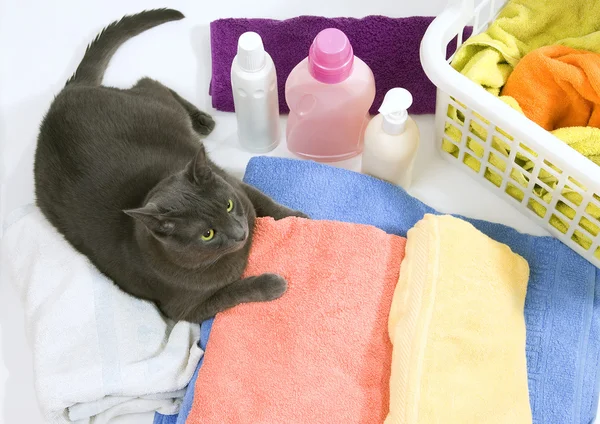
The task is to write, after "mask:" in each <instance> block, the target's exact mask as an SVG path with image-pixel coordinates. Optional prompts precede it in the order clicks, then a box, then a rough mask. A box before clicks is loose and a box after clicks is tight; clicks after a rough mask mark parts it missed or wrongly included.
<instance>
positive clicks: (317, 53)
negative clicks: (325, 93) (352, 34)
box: [308, 28, 354, 84]
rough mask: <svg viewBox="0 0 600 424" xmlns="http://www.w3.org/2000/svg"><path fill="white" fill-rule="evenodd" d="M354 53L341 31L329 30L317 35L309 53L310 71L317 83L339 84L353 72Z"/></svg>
mask: <svg viewBox="0 0 600 424" xmlns="http://www.w3.org/2000/svg"><path fill="white" fill-rule="evenodd" d="M353 64H354V51H353V50H352V45H351V44H350V41H349V40H348V37H346V34H344V33H343V32H342V31H340V30H339V29H335V28H327V29H324V30H323V31H321V32H320V33H318V34H317V36H316V37H315V39H314V41H313V43H312V45H311V46H310V50H309V52H308V70H309V72H310V74H311V75H312V76H313V78H315V79H316V80H317V81H320V82H322V83H325V84H337V83H339V82H342V81H344V80H345V79H346V78H348V77H349V76H350V73H351V72H352V65H353Z"/></svg>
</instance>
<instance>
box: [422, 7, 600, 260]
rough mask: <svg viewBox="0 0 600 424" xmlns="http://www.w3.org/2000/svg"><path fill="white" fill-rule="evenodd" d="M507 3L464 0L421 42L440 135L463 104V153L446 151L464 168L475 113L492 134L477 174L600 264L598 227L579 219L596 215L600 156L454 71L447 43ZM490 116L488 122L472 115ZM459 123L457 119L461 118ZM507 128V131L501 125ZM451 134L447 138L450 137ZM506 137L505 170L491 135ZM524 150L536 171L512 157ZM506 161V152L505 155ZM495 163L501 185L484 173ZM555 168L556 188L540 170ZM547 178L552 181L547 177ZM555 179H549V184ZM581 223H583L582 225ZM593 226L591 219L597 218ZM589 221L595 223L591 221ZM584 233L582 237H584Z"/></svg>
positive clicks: (438, 139)
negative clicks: (573, 195) (572, 194)
mask: <svg viewBox="0 0 600 424" xmlns="http://www.w3.org/2000/svg"><path fill="white" fill-rule="evenodd" d="M504 3H506V0H498V1H495V0H483V1H481V2H477V3H476V4H478V5H477V6H474V0H461V1H460V2H457V3H456V4H457V5H458V6H457V7H455V8H449V9H447V10H445V11H444V12H443V13H442V14H441V15H439V16H438V18H436V19H435V21H434V22H433V23H432V24H431V25H430V27H429V28H428V30H427V32H426V34H425V36H424V37H423V43H422V45H421V58H422V63H423V67H424V69H425V71H426V73H427V75H428V76H429V78H430V79H431V80H432V81H433V82H434V83H435V84H436V85H437V86H438V87H439V89H440V90H438V98H437V103H438V104H437V109H436V110H437V114H436V116H437V118H438V119H436V126H437V131H436V142H437V143H438V146H441V139H442V137H443V135H444V132H445V125H446V123H447V122H450V123H455V121H453V120H452V119H450V118H448V117H447V113H448V106H449V105H452V106H454V107H456V108H457V109H458V110H460V111H461V112H462V113H463V115H464V116H465V122H464V124H465V125H464V126H463V127H462V128H460V130H461V131H462V139H461V141H460V146H457V147H458V149H459V154H458V159H457V160H455V159H454V158H452V157H451V156H450V155H449V154H447V153H443V155H444V157H445V158H446V159H448V160H449V162H451V163H452V164H453V165H455V166H459V167H461V168H465V167H466V166H465V165H464V163H463V159H464V157H465V154H471V153H472V151H471V150H470V149H469V148H468V147H467V140H468V137H471V138H473V139H474V140H477V138H476V137H477V135H473V133H474V132H475V130H474V129H473V126H471V119H474V120H475V122H476V123H477V125H478V126H480V127H483V128H485V131H486V132H487V140H485V142H484V143H483V142H482V143H480V147H482V150H483V156H482V160H480V162H481V166H480V172H479V173H478V174H476V173H472V174H471V175H472V176H473V177H474V178H476V179H477V180H478V181H480V182H481V183H482V185H483V186H484V187H486V188H488V189H489V190H491V191H494V192H495V193H496V194H498V195H499V196H501V197H502V198H504V199H506V200H507V201H509V202H515V205H516V206H517V207H518V208H520V209H521V210H522V211H523V213H524V214H527V215H528V216H530V217H531V218H532V219H533V220H535V222H536V223H537V224H538V225H541V226H544V227H545V228H546V229H548V231H549V232H550V233H552V235H554V236H555V237H556V238H558V239H560V240H561V241H562V242H563V243H564V244H566V245H567V246H569V247H570V248H571V249H573V250H575V251H576V252H577V253H579V254H580V255H581V256H583V257H584V258H586V259H587V260H588V261H590V262H591V263H592V264H594V265H595V266H600V259H598V258H596V257H595V252H596V249H597V248H598V246H600V234H597V235H593V234H591V233H590V232H589V231H587V229H585V228H584V227H583V226H581V225H580V223H581V222H582V220H583V221H585V220H589V221H590V222H597V219H596V218H594V217H592V216H590V214H589V213H588V212H587V209H588V206H589V205H594V206H596V207H597V208H598V207H600V204H599V203H598V202H597V201H596V200H595V199H594V196H595V195H596V193H600V167H599V166H597V165H596V164H595V163H594V162H592V161H591V160H589V159H587V158H586V157H584V156H583V155H582V154H580V153H579V152H577V151H576V150H574V149H573V148H571V147H569V146H568V145H567V144H566V143H564V142H562V141H561V140H559V139H558V138H557V137H555V136H554V135H552V134H551V133H549V132H548V131H546V130H545V129H543V128H542V127H540V126H539V125H537V124H535V123H534V122H533V121H530V120H529V119H528V118H527V117H525V115H523V114H522V113H519V112H517V111H516V110H514V109H513V108H511V107H510V106H508V105H507V104H506V103H504V102H503V101H501V100H500V99H499V98H497V97H494V96H490V95H488V94H486V93H485V92H484V91H483V90H482V88H481V87H479V86H477V85H476V84H473V83H472V82H471V81H469V80H468V79H467V78H466V77H464V76H462V75H460V74H459V73H457V72H455V71H454V70H453V69H452V68H451V67H450V65H449V64H448V63H447V62H446V52H445V49H443V48H441V47H442V46H446V45H447V44H448V42H449V41H450V40H452V39H453V38H454V37H455V36H457V35H458V34H462V33H463V28H464V27H465V26H467V25H472V26H474V33H478V32H481V31H483V30H485V29H486V26H487V24H488V23H489V21H491V20H492V19H493V18H494V17H495V16H496V14H497V12H498V11H499V9H500V8H501V7H502V6H503V5H504ZM450 96H451V97H452V98H454V99H456V100H457V101H459V102H461V103H462V104H464V105H465V106H466V108H463V107H461V106H459V105H458V104H456V103H454V102H453V101H452V100H451V98H450ZM476 113H478V114H479V116H481V117H483V118H484V119H486V122H483V121H482V120H481V119H478V118H477V117H476V116H474V114H476ZM456 127H457V128H458V127H459V126H458V125H456ZM500 129H501V130H500ZM502 130H503V131H505V133H504V134H509V135H510V136H511V137H512V139H509V138H507V137H505V136H504V134H502V132H501V131H502ZM446 138H448V137H446ZM496 138H498V139H500V140H503V141H504V143H505V145H507V146H510V148H509V150H510V155H509V156H508V158H507V159H506V161H505V162H506V163H505V165H506V166H505V169H504V170H502V169H499V168H498V167H495V166H494V165H493V164H491V163H490V161H489V157H490V152H492V153H494V152H495V154H496V156H498V157H500V155H498V154H497V153H498V152H497V151H495V150H494V149H493V148H492V140H493V139H496ZM527 148H528V149H530V150H529V151H531V150H533V151H534V152H536V153H537V155H536V156H535V157H533V155H531V154H530V153H529V152H528V151H526V149H527ZM517 154H519V155H522V156H525V157H527V158H528V160H529V161H530V162H531V163H532V164H533V167H532V169H530V170H529V172H530V174H526V173H525V172H523V170H522V168H521V167H520V166H519V165H517V164H516V163H515V161H514V159H515V156H516V155H517ZM502 160H504V159H502ZM552 165H554V166H555V167H558V168H559V169H560V170H561V171H559V172H560V174H559V173H557V172H556V171H555V170H553V169H552ZM488 168H490V169H492V170H493V171H492V172H495V173H496V174H497V175H500V176H501V177H502V184H500V186H499V187H496V186H495V185H493V184H491V183H490V182H489V181H487V179H486V177H485V172H487V169H488ZM513 169H515V171H516V172H517V173H519V174H520V175H524V176H525V177H526V178H523V181H522V183H523V184H525V185H526V186H527V188H525V189H523V187H522V186H520V185H519V184H518V183H515V180H514V179H513V178H512V177H511V175H512V170H513ZM544 171H545V173H546V175H548V174H551V175H554V176H555V181H556V183H555V185H554V187H550V186H548V185H547V184H545V183H544V182H542V178H540V177H539V175H540V174H541V175H543V174H544ZM569 179H574V180H575V181H578V183H579V184H583V185H584V186H585V187H586V188H580V187H579V186H578V185H576V184H574V183H572V182H570V181H569ZM545 180H546V181H545V182H546V183H548V180H547V179H545ZM508 183H510V184H512V185H513V186H514V187H518V189H519V190H521V191H522V192H523V194H524V196H523V200H522V201H521V202H516V201H515V200H514V199H513V198H512V197H511V196H510V195H509V194H507V193H506V189H507V184H508ZM548 184H549V183H548ZM536 186H538V187H542V188H544V189H545V190H546V191H547V192H548V193H549V194H550V195H551V197H552V201H551V202H550V203H549V204H546V203H544V202H543V201H541V200H540V198H539V197H538V196H537V195H535V194H534V192H533V191H534V187H536ZM563 187H566V188H567V190H564V193H567V192H568V191H569V190H568V189H571V190H573V191H576V192H578V193H579V194H580V195H581V198H582V200H581V202H580V205H577V204H575V203H573V202H572V201H571V200H570V199H569V198H567V197H565V195H564V194H563ZM530 199H533V201H535V202H537V203H538V204H539V205H540V206H541V205H543V207H544V208H546V212H545V215H544V217H540V216H538V215H537V214H536V213H534V212H532V211H531V210H530V209H529V200H530ZM559 202H560V203H561V204H562V203H564V204H566V205H568V206H567V207H570V208H571V209H573V211H574V212H575V214H574V216H573V218H572V219H569V218H568V217H566V216H565V215H563V214H562V213H561V212H560V211H558V210H557V204H559ZM553 215H556V217H557V218H558V219H561V220H562V221H563V222H564V223H565V225H567V228H568V229H567V230H566V232H565V233H564V234H563V233H562V232H561V231H559V230H558V229H556V228H555V227H554V226H553V225H551V224H550V223H549V221H550V219H551V218H552V216H553ZM578 224H579V225H578ZM592 225H593V224H592ZM588 228H590V227H589V226H588ZM574 233H575V237H578V236H577V233H581V234H583V237H585V238H587V241H588V242H590V244H591V247H590V248H589V249H588V250H587V251H586V250H585V249H584V248H583V247H582V246H580V244H579V243H578V242H577V241H574V240H573V239H572V237H573V235H574ZM579 237H581V236H579Z"/></svg>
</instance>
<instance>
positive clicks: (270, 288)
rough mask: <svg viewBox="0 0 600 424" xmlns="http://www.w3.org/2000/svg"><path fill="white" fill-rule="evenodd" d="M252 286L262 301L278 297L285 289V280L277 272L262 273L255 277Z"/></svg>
mask: <svg viewBox="0 0 600 424" xmlns="http://www.w3.org/2000/svg"><path fill="white" fill-rule="evenodd" d="M254 286H255V287H256V289H257V290H259V292H260V294H261V298H262V300H263V301H269V300H275V299H279V298H280V297H281V296H282V295H283V294H284V293H285V291H286V290H287V281H285V278H283V277H282V276H280V275H277V274H262V275H259V276H258V277H256V281H255V282H254Z"/></svg>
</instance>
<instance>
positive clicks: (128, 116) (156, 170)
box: [35, 9, 305, 322]
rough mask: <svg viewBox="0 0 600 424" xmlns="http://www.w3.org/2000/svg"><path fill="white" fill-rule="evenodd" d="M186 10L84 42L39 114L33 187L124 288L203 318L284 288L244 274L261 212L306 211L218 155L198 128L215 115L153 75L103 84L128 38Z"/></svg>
mask: <svg viewBox="0 0 600 424" xmlns="http://www.w3.org/2000/svg"><path fill="white" fill-rule="evenodd" d="M182 18H183V15H182V14H181V13H180V12H178V11H176V10H171V9H160V10H150V11H145V12H142V13H139V14H137V15H132V16H126V17H124V18H123V19H122V20H120V21H118V22H114V23H112V24H111V25H109V26H108V27H106V28H105V29H104V30H103V31H102V32H101V33H100V34H99V35H98V36H97V37H96V39H95V40H94V41H93V42H92V43H91V44H90V45H89V46H88V49H87V51H86V53H85V55H84V57H83V59H82V61H81V63H80V65H79V67H78V68H77V71H76V72H75V74H74V75H73V76H72V77H71V78H70V79H69V81H68V82H67V84H66V86H65V88H64V89H63V90H62V91H61V92H60V94H58V96H57V97H56V99H55V100H54V102H53V103H52V105H51V106H50V110H49V111H48V113H47V115H46V116H45V118H44V120H43V122H42V125H41V128H40V134H39V138H38V144H37V150H36V154H35V191H36V197H37V204H38V206H39V207H40V209H41V210H42V211H43V213H44V214H45V216H46V217H47V218H48V220H49V221H50V222H51V223H52V224H53V225H54V226H55V227H56V228H57V229H58V230H59V231H60V232H61V233H62V234H63V235H64V236H65V238H66V239H67V240H68V241H69V242H70V243H71V244H72V245H73V246H74V247H75V248H76V249H77V250H79V251H80V252H81V253H83V254H85V255H86V256H87V257H88V258H89V259H90V260H91V261H92V263H94V265H96V267H97V268H98V269H99V270H100V271H101V272H103V273H104V274H105V275H107V276H108V277H110V278H111V279H112V280H113V281H114V282H115V283H116V284H117V285H118V286H119V287H121V289H123V290H124V291H126V292H128V293H130V294H132V295H134V296H137V297H140V298H143V299H148V300H151V301H154V302H155V303H156V304H157V305H158V307H159V308H160V309H161V311H162V312H163V313H164V314H165V315H166V316H168V317H170V318H173V319H175V320H186V321H192V322H199V321H202V320H204V319H206V318H208V317H211V316H213V315H215V314H216V313H218V312H220V311H223V310H225V309H227V308H230V307H233V306H235V305H237V304H239V303H242V302H258V301H267V300H272V299H276V298H278V297H279V296H281V295H282V294H283V293H284V291H285V290H286V287H287V286H286V282H285V280H284V279H283V278H282V277H280V276H277V275H273V274H263V275H260V276H257V277H250V278H244V279H241V276H242V273H243V271H244V268H245V266H246V262H247V259H248V252H249V249H250V244H251V241H252V229H253V225H254V220H255V217H256V216H272V217H274V218H275V219H280V218H284V217H287V216H305V215H304V214H302V213H300V212H298V211H294V210H291V209H288V208H286V207H284V206H282V205H279V204H277V203H275V202H274V201H272V200H271V199H270V198H268V197H267V196H265V195H264V194H262V193H261V192H259V191H258V190H256V189H254V188H252V187H250V186H248V185H246V184H244V183H242V182H241V181H240V180H238V179H236V178H235V177H233V176H231V175H228V174H227V173H226V172H225V171H224V170H222V169H220V168H219V167H218V166H216V165H215V164H214V163H213V162H211V161H210V159H208V158H207V157H206V154H205V152H204V147H203V145H202V142H201V141H200V136H201V135H206V134H208V133H210V132H211V130H212V129H213V127H214V121H213V120H212V118H211V117H210V116H209V115H207V114H206V113H204V112H201V111H199V110H198V109H197V108H196V107H195V106H193V105H192V104H190V103H189V102H188V101H186V100H184V99H183V98H181V97H180V96H179V95H178V94H177V93H175V92H174V91H173V90H170V89H169V88H167V87H165V86H164V85H162V84H160V83H159V82H157V81H154V80H152V79H149V78H144V79H141V80H140V81H139V82H138V83H137V84H135V85H134V86H133V87H132V88H130V89H127V90H120V89H116V88H110V87H104V86H101V85H100V84H101V82H102V77H103V75H104V71H105V70H106V67H107V66H108V62H109V60H110V58H111V56H112V55H113V54H114V52H115V51H116V49H117V48H118V47H119V46H120V45H121V44H122V43H124V42H125V41H126V40H128V39H129V38H131V37H133V36H135V35H137V34H139V33H141V32H143V31H145V30H147V29H150V28H152V27H154V26H156V25H159V24H162V23H165V22H169V21H174V20H179V19H182ZM230 200H231V201H232V202H233V210H232V211H231V212H228V211H227V209H228V205H229V206H230V204H229V201H230ZM211 229H212V230H214V237H213V239H211V240H210V241H205V240H203V239H202V235H203V234H204V235H206V236H210V231H209V230H211Z"/></svg>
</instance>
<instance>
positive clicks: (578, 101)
mask: <svg viewBox="0 0 600 424" xmlns="http://www.w3.org/2000/svg"><path fill="white" fill-rule="evenodd" d="M502 95H503V96H510V97H512V98H514V99H515V100H516V101H517V103H518V104H519V106H520V107H521V109H522V111H523V113H524V114H525V116H527V117H528V118H529V119H531V120H532V121H533V122H535V123H537V124H538V125H539V126H541V127H543V128H544V129H546V130H548V131H553V130H556V129H558V128H564V127H596V128H600V54H598V53H593V52H589V51H585V50H575V49H572V48H570V47H565V46H558V45H557V46H549V47H542V48H539V49H537V50H534V51H532V52H531V53H529V54H527V55H526V56H525V57H524V58H523V59H521V61H520V62H519V63H518V64H517V66H516V67H515V69H514V71H513V72H512V73H511V74H510V77H508V81H507V82H506V85H505V86H504V89H503V90H502Z"/></svg>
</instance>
